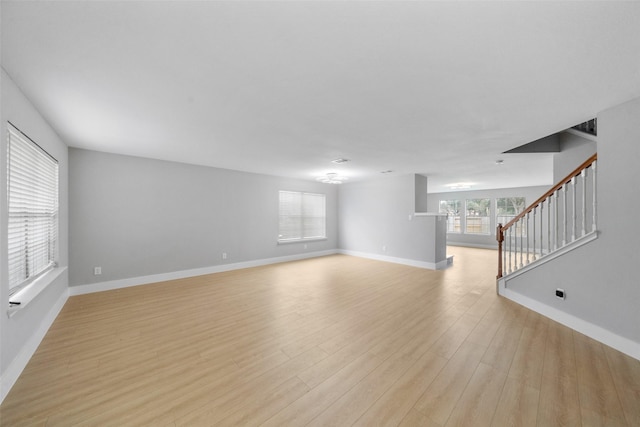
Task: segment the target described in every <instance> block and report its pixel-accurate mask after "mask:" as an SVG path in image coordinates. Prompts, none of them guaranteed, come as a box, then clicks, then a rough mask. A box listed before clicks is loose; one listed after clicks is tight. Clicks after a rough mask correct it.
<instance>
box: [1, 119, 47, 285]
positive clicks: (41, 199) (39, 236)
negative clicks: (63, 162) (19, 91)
mask: <svg viewBox="0 0 640 427" xmlns="http://www.w3.org/2000/svg"><path fill="white" fill-rule="evenodd" d="M7 128H8V139H9V143H8V156H7V157H8V168H7V169H8V193H9V194H8V199H9V229H8V233H7V238H8V252H9V260H8V266H9V289H10V294H13V293H15V292H17V291H18V290H19V289H20V288H22V287H24V286H25V285H27V284H29V283H30V282H31V281H32V280H33V279H35V278H36V277H37V276H39V275H41V274H42V273H44V272H45V271H47V270H49V269H51V268H52V267H53V266H54V265H55V263H56V258H57V253H56V252H57V246H58V162H57V161H56V160H55V159H54V158H53V157H51V156H50V155H49V154H48V153H47V152H45V151H44V150H43V149H42V148H40V147H39V146H38V145H37V144H36V143H34V142H33V141H31V140H30V139H29V138H28V137H27V136H26V135H24V134H23V133H22V132H20V131H19V130H18V129H16V128H14V127H13V126H11V125H8V126H7Z"/></svg>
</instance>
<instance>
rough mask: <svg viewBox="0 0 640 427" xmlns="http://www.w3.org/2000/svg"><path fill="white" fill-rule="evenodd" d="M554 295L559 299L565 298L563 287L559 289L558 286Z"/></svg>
mask: <svg viewBox="0 0 640 427" xmlns="http://www.w3.org/2000/svg"><path fill="white" fill-rule="evenodd" d="M556 296H557V297H558V298H560V299H565V297H566V294H565V292H564V289H560V288H558V289H556Z"/></svg>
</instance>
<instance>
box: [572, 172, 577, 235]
mask: <svg viewBox="0 0 640 427" xmlns="http://www.w3.org/2000/svg"><path fill="white" fill-rule="evenodd" d="M571 193H572V194H571V209H572V210H571V217H572V219H573V221H572V224H571V241H572V242H573V241H574V240H576V233H577V222H578V215H577V213H576V177H575V176H574V177H573V178H571Z"/></svg>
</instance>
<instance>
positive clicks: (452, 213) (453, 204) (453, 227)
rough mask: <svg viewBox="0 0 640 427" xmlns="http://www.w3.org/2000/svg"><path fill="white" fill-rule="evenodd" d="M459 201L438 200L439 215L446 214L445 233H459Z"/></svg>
mask: <svg viewBox="0 0 640 427" xmlns="http://www.w3.org/2000/svg"><path fill="white" fill-rule="evenodd" d="M460 211H461V202H460V200H440V213H446V214H447V233H460V232H461V231H462V230H461V228H460Z"/></svg>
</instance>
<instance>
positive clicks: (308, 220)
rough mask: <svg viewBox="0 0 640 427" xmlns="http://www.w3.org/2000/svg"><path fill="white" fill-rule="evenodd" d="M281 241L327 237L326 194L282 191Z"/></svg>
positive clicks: (279, 238)
mask: <svg viewBox="0 0 640 427" xmlns="http://www.w3.org/2000/svg"><path fill="white" fill-rule="evenodd" d="M279 230H280V232H279V237H278V240H279V241H295V240H304V239H323V238H325V237H326V196H325V195H324V194H314V193H301V192H296V191H280V228H279Z"/></svg>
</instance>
